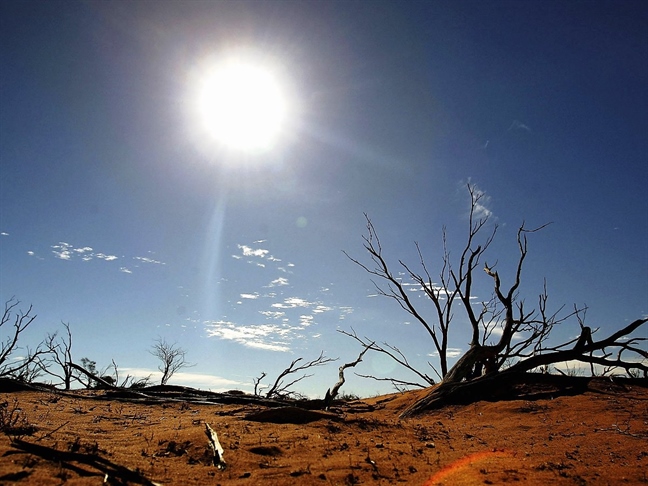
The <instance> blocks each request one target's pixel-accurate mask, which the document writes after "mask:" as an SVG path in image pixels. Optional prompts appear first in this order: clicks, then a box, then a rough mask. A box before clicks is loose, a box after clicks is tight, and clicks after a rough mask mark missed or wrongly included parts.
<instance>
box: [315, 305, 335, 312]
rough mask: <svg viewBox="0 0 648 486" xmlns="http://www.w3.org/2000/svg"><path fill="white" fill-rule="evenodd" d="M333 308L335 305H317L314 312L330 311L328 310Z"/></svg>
mask: <svg viewBox="0 0 648 486" xmlns="http://www.w3.org/2000/svg"><path fill="white" fill-rule="evenodd" d="M332 310H333V307H327V306H325V305H317V306H315V308H314V309H313V312H314V313H315V314H321V313H322V312H328V311H332Z"/></svg>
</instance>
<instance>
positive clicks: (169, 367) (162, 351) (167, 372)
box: [149, 339, 194, 385]
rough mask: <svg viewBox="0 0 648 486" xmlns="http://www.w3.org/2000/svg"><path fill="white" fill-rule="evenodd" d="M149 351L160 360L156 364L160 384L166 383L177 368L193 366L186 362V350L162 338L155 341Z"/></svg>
mask: <svg viewBox="0 0 648 486" xmlns="http://www.w3.org/2000/svg"><path fill="white" fill-rule="evenodd" d="M149 352H150V353H151V354H152V355H153V356H155V357H156V358H158V359H159V360H160V361H161V362H162V363H161V364H160V366H158V370H160V372H161V373H162V378H161V380H160V384H161V385H166V384H167V382H168V381H169V378H171V377H172V376H173V375H174V374H175V373H176V372H177V371H178V370H180V369H182V368H187V367H190V366H194V365H193V364H190V363H188V362H187V360H186V356H187V352H186V351H185V350H184V349H182V348H179V347H177V346H176V344H169V343H167V342H166V340H164V339H158V340H157V341H155V343H154V344H153V346H152V349H151V350H150V351H149Z"/></svg>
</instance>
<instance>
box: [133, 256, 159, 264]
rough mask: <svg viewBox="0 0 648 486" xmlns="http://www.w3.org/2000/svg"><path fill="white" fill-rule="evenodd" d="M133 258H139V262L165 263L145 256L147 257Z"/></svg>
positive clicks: (136, 258) (137, 258)
mask: <svg viewBox="0 0 648 486" xmlns="http://www.w3.org/2000/svg"><path fill="white" fill-rule="evenodd" d="M134 259H135V260H139V261H140V262H143V263H153V264H155V265H166V263H164V262H161V261H158V260H153V259H152V258H147V257H134Z"/></svg>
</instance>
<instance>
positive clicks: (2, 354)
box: [0, 297, 45, 381]
mask: <svg viewBox="0 0 648 486" xmlns="http://www.w3.org/2000/svg"><path fill="white" fill-rule="evenodd" d="M19 305H20V301H18V300H16V299H14V298H13V297H12V298H11V299H9V300H8V301H6V302H5V308H4V312H3V313H2V318H1V319H0V333H2V336H3V337H2V338H0V376H10V377H14V378H18V379H22V380H24V381H31V379H32V378H34V377H35V376H36V375H38V362H39V360H40V358H41V357H42V355H43V354H44V353H45V351H44V350H43V349H42V345H41V344H39V345H38V346H37V347H36V348H35V349H27V353H26V356H25V357H24V358H22V359H14V358H13V357H12V355H13V354H14V353H15V352H16V351H18V350H19V349H20V347H19V345H18V341H19V338H20V336H21V334H22V333H23V332H25V330H26V329H27V328H28V327H29V326H30V324H31V323H32V322H34V320H35V319H36V315H35V314H32V306H31V305H30V306H29V307H28V308H27V312H23V311H22V310H16V307H18V306H19ZM5 335H6V336H7V337H4V336H5Z"/></svg>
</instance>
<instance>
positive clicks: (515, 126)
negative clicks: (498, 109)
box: [507, 120, 531, 132]
mask: <svg viewBox="0 0 648 486" xmlns="http://www.w3.org/2000/svg"><path fill="white" fill-rule="evenodd" d="M511 130H524V131H527V132H530V131H531V129H530V128H529V127H528V126H527V125H525V124H524V123H522V122H521V121H519V120H513V123H511V126H510V127H509V128H508V130H507V131H508V132H510V131H511Z"/></svg>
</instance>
